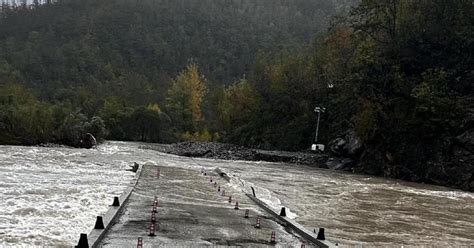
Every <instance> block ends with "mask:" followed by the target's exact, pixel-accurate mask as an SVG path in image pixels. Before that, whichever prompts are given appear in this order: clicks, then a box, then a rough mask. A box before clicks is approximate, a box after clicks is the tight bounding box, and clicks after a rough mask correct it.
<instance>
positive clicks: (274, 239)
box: [270, 231, 276, 244]
mask: <svg viewBox="0 0 474 248" xmlns="http://www.w3.org/2000/svg"><path fill="white" fill-rule="evenodd" d="M270 243H272V244H275V243H276V234H275V231H272V236H271V237H270Z"/></svg>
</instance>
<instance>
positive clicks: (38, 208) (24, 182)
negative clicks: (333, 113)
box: [0, 142, 474, 247]
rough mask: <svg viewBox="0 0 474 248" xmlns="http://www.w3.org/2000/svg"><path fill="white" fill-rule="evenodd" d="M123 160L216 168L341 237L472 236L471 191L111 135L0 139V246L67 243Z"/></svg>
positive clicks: (84, 225) (101, 208) (447, 242)
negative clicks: (59, 141) (89, 143)
mask: <svg viewBox="0 0 474 248" xmlns="http://www.w3.org/2000/svg"><path fill="white" fill-rule="evenodd" d="M132 162H138V163H144V162H153V163H156V164H159V165H162V166H171V167H181V168H194V169H196V170H200V169H201V168H202V167H206V168H216V167H220V168H223V169H225V170H226V171H229V172H230V173H231V174H234V175H235V176H236V177H237V178H240V179H241V181H242V182H247V183H248V184H252V185H255V186H256V187H257V195H258V194H259V193H260V194H265V195H266V196H265V197H269V199H272V201H274V202H276V203H279V202H281V203H280V204H282V205H284V206H287V207H288V208H289V209H290V210H291V212H292V213H294V217H295V218H296V220H297V221H298V222H300V223H301V224H303V225H304V226H306V227H307V228H309V229H312V228H317V227H325V228H326V238H327V239H329V240H331V241H333V242H338V243H340V244H343V245H355V244H361V245H363V246H372V245H373V246H389V245H390V246H392V245H398V246H400V245H424V246H451V247H459V246H470V245H472V244H473V243H474V224H473V223H474V194H473V193H468V192H462V191H457V190H452V189H448V188H443V187H436V186H431V185H423V184H414V183H405V182H401V181H395V180H385V179H382V178H373V177H368V176H360V175H353V174H348V173H339V172H333V171H330V170H321V169H314V168H309V167H305V166H295V165H284V164H273V163H262V162H243V161H237V162H231V161H216V160H205V159H191V158H183V157H177V156H173V155H167V154H161V153H158V152H155V151H149V150H141V149H138V144H136V143H124V142H111V143H108V144H106V145H103V146H101V147H99V149H97V150H82V149H67V148H38V147H12V146H0V179H1V180H0V246H5V245H7V244H9V245H21V244H23V245H55V246H61V245H63V246H67V245H72V244H74V243H75V242H76V240H77V237H78V236H79V233H80V232H88V231H90V229H91V228H92V225H93V222H94V220H95V216H96V215H99V214H101V213H103V212H105V211H106V209H107V207H108V205H109V204H110V198H111V196H112V195H117V194H120V193H121V191H122V190H123V189H124V187H125V185H126V184H127V183H128V182H129V180H131V178H132V177H133V173H130V172H126V171H124V169H125V168H127V167H128V165H130V164H131V163H132ZM270 194H271V195H270ZM269 195H270V196H269Z"/></svg>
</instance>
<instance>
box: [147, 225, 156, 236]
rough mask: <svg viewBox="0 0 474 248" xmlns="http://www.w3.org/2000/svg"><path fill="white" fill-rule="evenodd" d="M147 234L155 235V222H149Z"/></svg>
mask: <svg viewBox="0 0 474 248" xmlns="http://www.w3.org/2000/svg"><path fill="white" fill-rule="evenodd" d="M148 236H152V237H153V236H156V235H155V223H150V233H149V234H148Z"/></svg>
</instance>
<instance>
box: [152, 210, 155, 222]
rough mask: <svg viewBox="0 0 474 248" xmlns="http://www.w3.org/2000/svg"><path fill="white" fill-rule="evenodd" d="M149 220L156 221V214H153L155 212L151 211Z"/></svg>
mask: <svg viewBox="0 0 474 248" xmlns="http://www.w3.org/2000/svg"><path fill="white" fill-rule="evenodd" d="M151 222H152V223H155V222H156V214H155V212H153V211H152V212H151Z"/></svg>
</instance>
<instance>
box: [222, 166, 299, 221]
mask: <svg viewBox="0 0 474 248" xmlns="http://www.w3.org/2000/svg"><path fill="white" fill-rule="evenodd" d="M221 171H223V172H225V171H224V170H222V169H221ZM225 173H226V174H227V175H229V177H230V185H231V187H232V188H234V189H236V190H241V191H243V192H244V193H246V194H252V188H254V190H255V192H256V193H255V195H256V196H257V198H258V199H259V200H261V201H263V202H264V203H265V204H267V205H268V206H269V207H270V208H271V209H273V210H275V212H277V213H278V212H280V210H281V208H282V207H285V209H286V216H287V217H288V218H290V219H295V218H296V217H298V215H297V214H295V213H293V212H291V210H290V208H288V206H283V205H282V203H281V201H280V199H279V198H278V197H277V196H276V195H274V194H273V193H272V192H271V191H270V190H268V189H266V188H263V187H259V186H256V185H255V184H253V183H251V182H248V181H246V180H244V179H242V178H241V177H240V176H239V175H235V174H232V175H231V174H229V173H227V172H225Z"/></svg>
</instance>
